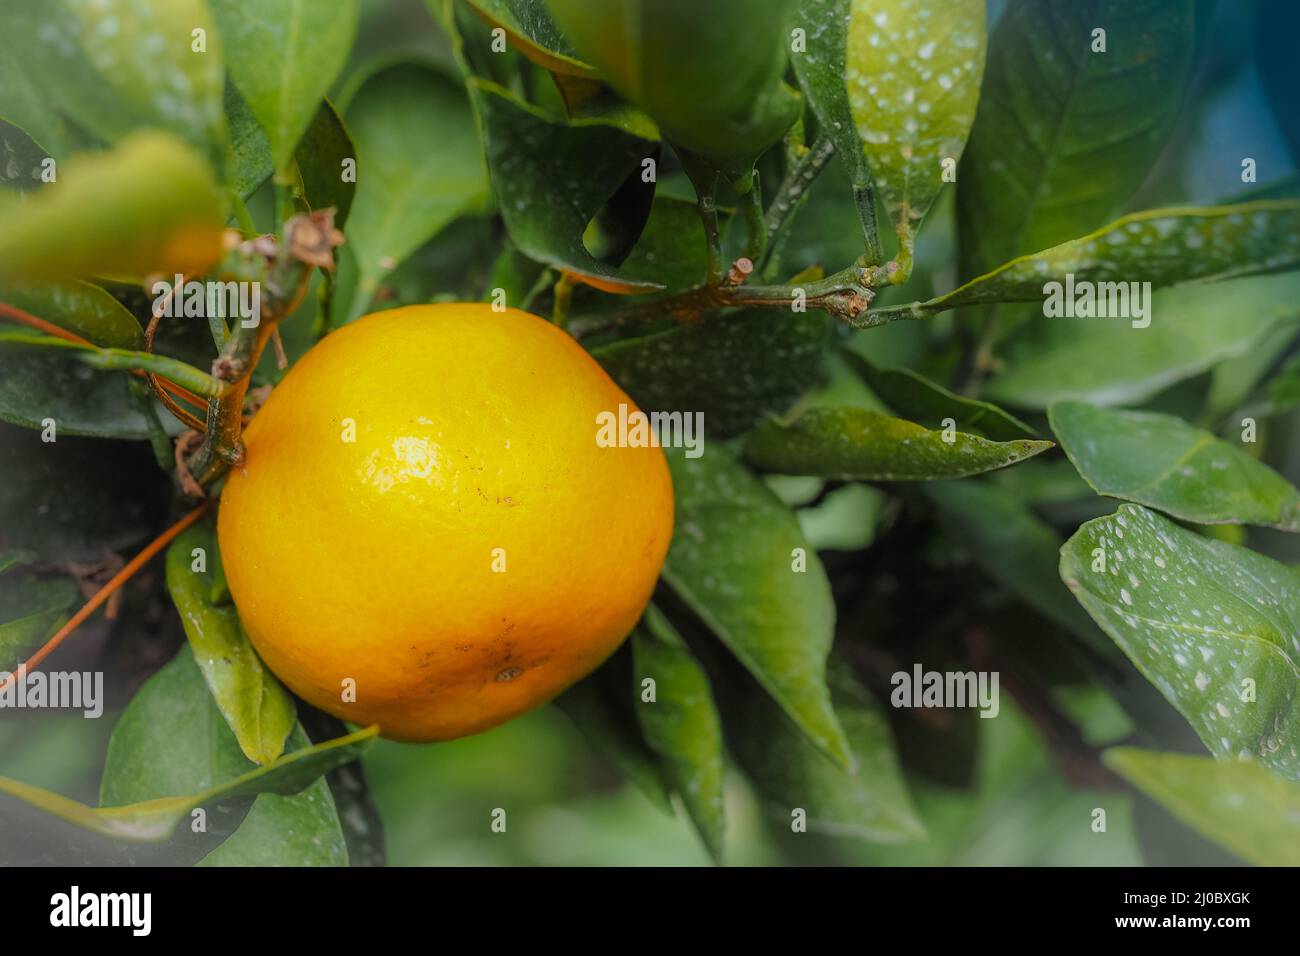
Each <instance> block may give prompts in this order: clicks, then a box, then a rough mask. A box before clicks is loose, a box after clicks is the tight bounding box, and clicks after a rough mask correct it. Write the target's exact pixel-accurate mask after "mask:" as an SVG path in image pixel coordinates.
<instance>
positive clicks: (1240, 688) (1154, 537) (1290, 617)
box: [1061, 505, 1300, 780]
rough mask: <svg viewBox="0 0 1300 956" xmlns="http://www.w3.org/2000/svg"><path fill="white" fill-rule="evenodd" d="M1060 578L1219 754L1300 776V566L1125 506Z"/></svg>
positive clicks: (1101, 524) (1079, 537)
mask: <svg viewBox="0 0 1300 956" xmlns="http://www.w3.org/2000/svg"><path fill="white" fill-rule="evenodd" d="M1061 578H1062V580H1064V581H1065V583H1066V585H1067V586H1068V587H1069V588H1070V590H1071V591H1073V592H1074V595H1075V597H1076V598H1078V600H1079V603H1080V604H1082V605H1083V607H1084V609H1085V610H1086V611H1087V612H1088V613H1089V614H1091V615H1092V618H1093V620H1095V621H1096V622H1097V623H1098V624H1100V625H1101V627H1102V629H1103V630H1104V631H1106V633H1107V634H1109V635H1110V636H1111V638H1112V639H1113V640H1114V641H1115V643H1116V644H1118V645H1119V646H1120V648H1121V649H1122V650H1123V651H1124V653H1125V654H1127V655H1128V656H1129V658H1130V659H1131V660H1132V661H1133V663H1134V664H1136V665H1137V668H1138V670H1140V671H1142V673H1143V674H1144V675H1145V676H1146V677H1147V679H1148V680H1150V681H1151V682H1152V683H1153V684H1155V685H1156V687H1158V688H1159V689H1160V691H1161V692H1162V693H1163V694H1164V695H1165V697H1166V698H1167V699H1168V700H1169V702H1170V703H1171V704H1173V705H1174V707H1176V708H1177V709H1178V711H1179V713H1181V714H1182V715H1183V716H1184V717H1185V718H1187V721H1188V722H1189V723H1190V724H1191V725H1192V727H1193V729H1195V731H1196V732H1197V734H1198V735H1200V738H1201V740H1202V741H1204V743H1205V746H1206V747H1208V748H1209V750H1210V751H1211V753H1213V754H1214V755H1215V756H1216V757H1218V758H1220V759H1223V760H1228V759H1232V758H1235V757H1239V756H1252V757H1255V758H1256V759H1257V760H1259V762H1260V763H1262V764H1263V765H1264V766H1266V767H1268V768H1269V769H1271V770H1273V771H1274V772H1275V773H1277V774H1280V775H1281V776H1283V777H1286V778H1288V779H1291V780H1300V753H1298V751H1297V748H1300V706H1297V701H1298V700H1300V663H1298V662H1300V571H1297V570H1296V569H1294V568H1290V567H1287V566H1286V565H1284V564H1279V563H1278V562H1276V561H1274V560H1272V559H1271V558H1267V557H1264V556H1263V555H1261V554H1256V553H1255V552H1253V551H1248V550H1246V549H1245V548H1239V547H1236V546H1235V545H1231V544H1227V543H1225V542H1223V541H1216V540H1214V539H1212V538H1207V537H1204V536H1202V535H1199V534H1196V533H1195V532H1193V531H1188V530H1186V529H1184V528H1182V527H1180V526H1179V525H1176V524H1174V523H1173V522H1171V521H1169V520H1168V519H1166V518H1162V517H1161V516H1160V515H1158V514H1156V513H1155V512H1152V511H1147V510H1146V509H1145V508H1141V507H1139V506H1137V505H1122V506H1121V507H1120V509H1119V510H1118V511H1117V512H1116V513H1115V514H1113V515H1109V516H1107V517H1104V518H1097V519H1094V520H1093V521H1089V522H1088V523H1086V524H1085V525H1083V526H1082V527H1081V528H1080V529H1079V530H1078V531H1077V532H1076V533H1075V534H1074V536H1073V537H1072V538H1070V540H1069V541H1067V542H1066V543H1065V546H1064V547H1063V548H1062V549H1061Z"/></svg>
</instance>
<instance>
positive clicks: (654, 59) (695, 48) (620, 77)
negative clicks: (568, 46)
mask: <svg viewBox="0 0 1300 956" xmlns="http://www.w3.org/2000/svg"><path fill="white" fill-rule="evenodd" d="M548 5H549V7H550V9H551V13H552V14H553V15H554V18H555V22H556V23H558V24H559V26H560V28H561V29H562V30H563V31H564V35H565V36H567V37H568V38H569V40H570V41H571V42H572V44H573V48H574V49H575V50H576V51H577V53H578V55H579V56H580V57H581V58H582V59H583V60H584V61H585V62H587V63H592V64H594V65H595V66H596V67H597V68H598V69H599V70H600V72H601V75H602V76H603V78H604V79H605V80H607V81H608V83H609V85H610V86H612V87H613V88H614V89H615V90H617V91H618V92H619V93H620V94H622V95H623V96H624V97H626V98H627V99H628V100H630V101H631V102H633V103H635V104H636V105H637V106H639V107H640V108H641V109H643V110H645V112H646V113H648V114H649V115H650V117H651V118H652V119H653V120H654V121H655V122H656V123H657V124H658V125H659V128H660V129H661V130H662V131H663V135H664V137H665V138H667V139H668V140H670V141H672V142H673V143H675V144H678V145H680V146H682V147H684V148H686V149H687V150H689V151H691V152H692V153H696V154H698V155H700V156H703V157H705V158H707V159H709V160H711V161H713V162H714V163H716V164H717V165H718V166H719V167H720V168H722V169H723V170H724V171H725V172H726V173H727V175H728V176H729V177H730V178H731V179H733V180H741V181H743V180H744V179H745V177H747V175H748V174H749V173H750V171H751V170H752V168H753V164H754V161H755V160H756V159H757V158H758V156H759V155H761V154H762V153H763V152H765V151H766V150H767V148H768V147H769V146H771V145H772V144H773V143H775V142H776V141H777V140H779V139H780V138H781V136H782V135H783V134H784V133H785V131H786V130H788V129H789V128H790V127H791V126H792V125H793V124H794V122H795V120H796V119H797V118H798V116H799V109H800V98H799V96H798V94H797V93H795V92H794V91H793V90H791V89H790V88H789V87H787V86H786V85H785V83H784V82H782V80H781V76H782V74H783V73H784V72H785V67H786V50H787V44H788V43H789V33H788V27H787V23H786V21H787V20H788V19H789V13H790V10H791V9H792V6H793V0H761V2H760V3H759V4H754V3H753V2H752V0H710V3H709V4H708V5H707V7H703V6H701V5H700V4H699V3H698V2H696V0H606V2H603V3H600V4H591V3H588V2H587V0H548Z"/></svg>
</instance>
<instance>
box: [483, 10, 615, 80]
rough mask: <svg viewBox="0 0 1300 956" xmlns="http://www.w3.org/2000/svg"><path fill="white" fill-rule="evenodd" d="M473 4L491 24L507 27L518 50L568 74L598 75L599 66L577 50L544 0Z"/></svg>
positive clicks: (549, 67)
mask: <svg viewBox="0 0 1300 956" xmlns="http://www.w3.org/2000/svg"><path fill="white" fill-rule="evenodd" d="M469 5H470V6H471V7H473V8H474V9H475V10H476V11H478V13H479V15H480V16H482V17H483V19H484V20H486V21H487V22H488V23H489V24H491V25H492V26H494V27H500V28H502V29H503V30H505V32H506V36H507V37H509V38H510V42H511V44H512V45H513V46H514V47H515V49H517V50H518V51H519V52H520V53H522V54H523V55H524V56H526V57H528V59H529V60H531V61H532V62H534V63H536V64H537V65H538V66H542V67H545V68H546V69H548V70H550V71H551V72H552V73H558V74H561V75H564V76H577V77H588V78H594V77H595V76H596V68H595V67H593V66H591V65H590V64H589V63H584V62H583V61H582V60H580V59H579V58H578V57H577V55H576V54H575V53H574V50H573V45H572V44H571V43H570V42H569V41H568V40H567V39H566V38H565V36H564V34H563V33H561V32H560V28H559V27H557V26H556V25H555V21H554V20H553V19H552V18H551V13H550V11H549V10H548V9H547V7H546V3H545V2H544V0H469Z"/></svg>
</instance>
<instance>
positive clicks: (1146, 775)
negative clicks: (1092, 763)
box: [1102, 747, 1300, 866]
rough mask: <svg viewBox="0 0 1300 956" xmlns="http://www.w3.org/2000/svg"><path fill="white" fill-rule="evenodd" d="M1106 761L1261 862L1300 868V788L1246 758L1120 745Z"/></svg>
mask: <svg viewBox="0 0 1300 956" xmlns="http://www.w3.org/2000/svg"><path fill="white" fill-rule="evenodd" d="M1102 759H1103V760H1104V761H1105V764H1106V766H1108V767H1110V768H1111V769H1112V770H1114V771H1115V772H1116V773H1118V774H1120V775H1121V776H1122V777H1124V778H1125V779H1126V780H1128V781H1129V783H1131V784H1133V785H1134V786H1135V787H1137V788H1138V789H1139V790H1141V791H1142V792H1143V793H1145V794H1146V795H1147V796H1149V797H1151V799H1153V800H1155V801H1156V802H1157V803H1159V804H1160V805H1161V806H1163V807H1164V808H1165V809H1167V810H1168V811H1169V812H1170V813H1172V814H1173V815H1174V816H1176V817H1177V818H1178V819H1179V820H1181V821H1183V823H1185V824H1187V825H1188V826H1189V827H1191V828H1192V829H1193V830H1195V831H1197V832H1198V833H1200V834H1201V835H1202V836H1204V837H1206V838H1207V839H1210V840H1213V841H1214V842H1215V843H1218V844H1219V845H1221V846H1225V847H1227V848H1228V849H1229V850H1231V851H1232V852H1234V853H1236V854H1237V855H1238V856H1240V857H1241V858H1242V859H1244V860H1249V861H1250V862H1251V863H1254V864H1256V865H1258V866H1300V786H1297V785H1296V784H1294V783H1288V782H1287V781H1285V780H1279V779H1278V778H1277V777H1276V776H1274V775H1273V774H1271V773H1269V772H1268V771H1267V770H1264V769H1263V768H1261V767H1259V766H1258V765H1256V764H1254V763H1251V762H1250V761H1246V760H1231V761H1224V762H1220V761H1217V760H1213V759H1211V758H1209V757H1195V756H1192V755H1190V754H1177V753H1157V752H1155V751H1151V750H1138V749H1136V748H1133V747H1114V748H1111V749H1110V750H1107V751H1106V752H1105V753H1104V754H1103V755H1102Z"/></svg>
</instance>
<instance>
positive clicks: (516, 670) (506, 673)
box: [493, 667, 524, 684]
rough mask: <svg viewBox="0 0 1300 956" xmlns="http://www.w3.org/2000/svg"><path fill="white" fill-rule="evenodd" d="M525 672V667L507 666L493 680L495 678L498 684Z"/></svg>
mask: <svg viewBox="0 0 1300 956" xmlns="http://www.w3.org/2000/svg"><path fill="white" fill-rule="evenodd" d="M523 672H524V669H523V668H522V667H507V668H506V669H505V670H503V671H500V672H499V673H498V674H497V676H496V677H494V678H493V680H495V681H496V682H497V683H498V684H504V683H506V682H507V681H512V680H514V679H515V678H516V677H518V676H519V675H520V674H522V673H523Z"/></svg>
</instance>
